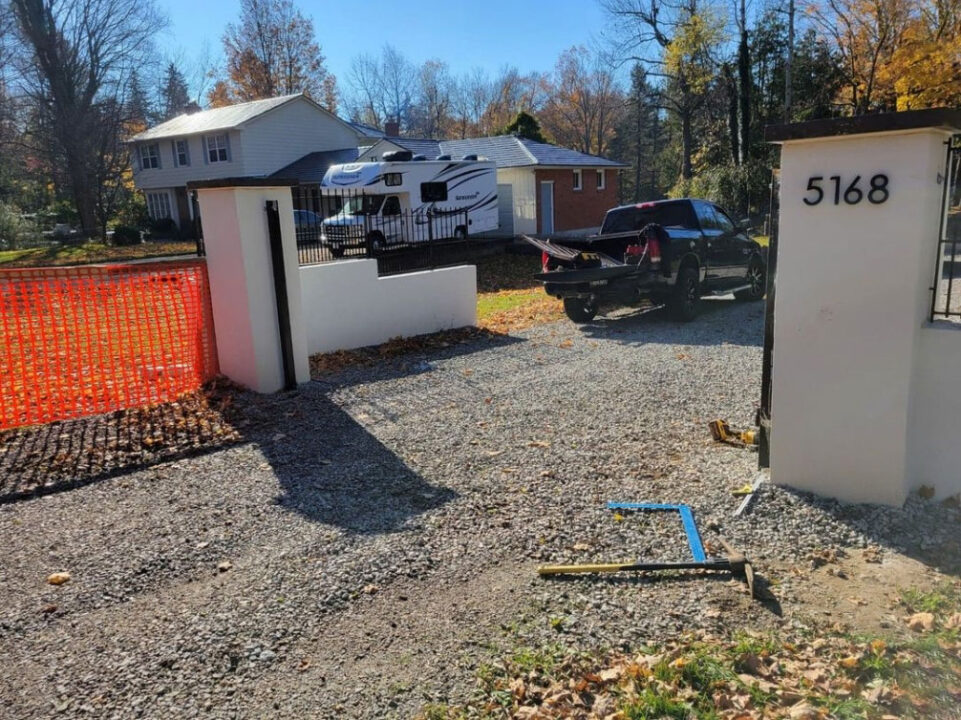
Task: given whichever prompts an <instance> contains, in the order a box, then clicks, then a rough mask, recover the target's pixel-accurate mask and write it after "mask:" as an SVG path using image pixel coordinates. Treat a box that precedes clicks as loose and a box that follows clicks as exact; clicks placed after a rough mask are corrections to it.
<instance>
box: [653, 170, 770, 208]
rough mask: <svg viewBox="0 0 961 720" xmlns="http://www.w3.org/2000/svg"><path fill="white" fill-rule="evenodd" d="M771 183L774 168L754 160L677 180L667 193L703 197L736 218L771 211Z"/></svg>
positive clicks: (673, 196) (675, 195) (678, 195)
mask: <svg viewBox="0 0 961 720" xmlns="http://www.w3.org/2000/svg"><path fill="white" fill-rule="evenodd" d="M770 183H771V168H770V167H768V166H767V165H766V164H765V163H762V162H760V161H757V160H751V161H750V162H748V163H745V164H744V165H715V166H712V167H709V168H706V169H704V170H702V171H700V172H699V173H698V174H697V175H696V176H695V177H693V178H691V179H689V180H684V179H681V180H678V182H677V183H676V184H675V185H674V187H672V188H671V190H670V191H669V192H668V196H669V197H672V198H678V197H697V198H704V199H705V200H710V201H712V202H716V203H717V204H718V205H720V206H721V207H723V208H724V209H725V210H727V211H728V212H729V213H732V214H734V215H735V216H737V217H736V219H737V218H739V217H741V216H743V215H745V214H747V215H752V216H755V215H763V214H764V213H766V212H767V211H768V204H769V201H770V189H769V185H770Z"/></svg>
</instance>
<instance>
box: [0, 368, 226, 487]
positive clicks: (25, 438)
mask: <svg viewBox="0 0 961 720" xmlns="http://www.w3.org/2000/svg"><path fill="white" fill-rule="evenodd" d="M240 392H241V390H240V388H239V387H238V386H236V385H234V384H233V383H231V382H230V381H229V380H227V379H225V378H218V379H216V380H213V381H211V382H210V383H207V384H206V385H205V386H204V387H203V388H201V389H200V390H197V391H195V392H191V393H187V394H185V395H182V396H181V397H180V398H178V399H177V400H176V401H174V402H169V403H163V404H158V405H150V406H145V407H140V408H132V409H128V410H120V411H117V412H112V413H107V414H103V415H93V416H89V417H84V418H79V419H76V420H66V421H62V422H54V423H48V424H46V425H37V426H32V427H25V428H18V429H15V430H9V431H6V432H3V433H0V502H7V501H10V500H16V499H20V498H23V497H28V496H31V495H35V494H42V493H46V492H52V491H57V490H63V489H67V488H70V487H76V486H79V485H83V484H85V483H88V482H91V481H93V480H96V479H99V478H103V477H108V476H112V475H116V474H119V473H121V472H127V471H130V470H133V469H136V468H139V467H144V466H147V465H152V464H155V463H158V462H163V461H166V460H173V459H177V458H180V457H184V456H187V455H190V454H195V453H200V452H205V451H208V450H211V449H214V448H218V447H222V446H224V445H228V444H231V443H234V442H238V441H240V440H241V439H242V436H241V433H240V432H239V431H238V429H237V425H238V423H237V419H238V418H239V416H240V411H239V409H238V408H237V407H236V403H235V400H236V398H237V397H238V395H239V393H240Z"/></svg>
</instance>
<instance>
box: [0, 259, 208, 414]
mask: <svg viewBox="0 0 961 720" xmlns="http://www.w3.org/2000/svg"><path fill="white" fill-rule="evenodd" d="M0 363H2V367H0V429H7V428H13V427H18V426H21V425H35V424H38V423H46V422H51V421H53V420H64V419H67V418H75V417H80V416H83V415H94V414H97V413H104V412H111V411H114V410H120V409H123V408H129V407H136V406H140V405H150V404H154V403H161V402H167V401H170V400H173V399H175V398H176V397H177V396H178V395H181V394H182V393H184V392H187V391H189V390H194V389H196V388H198V387H199V386H200V385H202V384H203V383H204V382H206V381H207V380H210V379H211V378H213V377H214V376H215V375H216V374H217V371H218V368H217V349H216V346H215V342H214V331H213V319H212V316H211V310H210V289H209V286H208V283H207V266H206V264H205V263H204V261H202V260H191V261H183V262H166V263H149V264H142V265H140V264H132V265H103V266H87V267H73V268H18V269H13V270H0Z"/></svg>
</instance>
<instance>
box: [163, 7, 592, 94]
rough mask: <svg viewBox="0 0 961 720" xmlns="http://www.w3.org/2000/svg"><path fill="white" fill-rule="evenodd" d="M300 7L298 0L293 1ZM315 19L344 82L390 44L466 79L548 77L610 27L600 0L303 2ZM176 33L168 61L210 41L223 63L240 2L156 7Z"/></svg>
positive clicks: (166, 46) (168, 44) (169, 40)
mask: <svg viewBox="0 0 961 720" xmlns="http://www.w3.org/2000/svg"><path fill="white" fill-rule="evenodd" d="M295 2H296V0H295ZM296 4H297V6H298V7H299V8H300V10H301V11H302V12H303V13H304V14H305V15H309V16H311V17H312V18H313V21H314V28H315V29H316V31H317V37H318V40H319V41H320V44H321V48H322V51H323V53H324V55H325V56H326V57H327V67H328V69H329V70H331V71H332V72H333V73H334V74H335V75H337V77H338V79H344V78H345V77H346V75H347V71H348V69H349V67H350V61H351V59H352V58H353V57H354V56H356V55H359V54H361V53H370V54H376V53H377V52H378V51H379V50H380V48H381V46H383V45H384V44H385V43H390V44H391V45H393V46H394V47H396V48H397V49H398V50H400V51H401V52H403V53H404V55H406V56H407V57H408V58H409V59H410V60H412V61H413V62H415V63H421V62H423V61H424V60H427V59H430V58H438V59H440V60H444V61H446V62H447V63H448V65H449V66H450V68H451V71H452V72H454V73H455V74H461V73H463V72H465V71H468V70H470V69H471V68H474V67H481V68H484V69H485V70H487V71H488V72H489V73H490V74H494V73H495V72H496V71H497V70H498V69H499V68H501V67H502V66H504V65H505V64H509V65H515V66H517V68H518V69H520V70H521V71H522V72H526V71H529V70H539V71H546V70H549V69H550V68H552V67H553V65H554V62H555V60H556V59H557V56H558V55H559V54H560V53H561V52H562V51H563V50H565V49H567V48H568V47H570V46H571V45H578V44H585V45H587V44H590V42H591V40H592V38H597V37H599V36H600V33H601V31H602V29H603V26H604V13H603V11H602V10H601V9H600V7H599V6H598V3H597V2H596V0H554V1H553V2H550V1H548V0H481V2H468V1H467V0H446V1H445V0H430V1H428V0H404V1H403V2H401V1H399V0H393V1H390V2H388V1H387V0H361V1H360V2H344V1H343V0H341V1H339V2H329V1H327V0H324V1H321V0H302V1H301V2H296ZM158 5H159V7H160V8H161V9H162V10H164V11H165V12H166V13H167V15H168V17H169V19H170V29H169V30H168V31H167V32H166V33H164V34H162V35H160V36H158V38H157V44H158V46H159V48H160V50H161V52H163V53H164V54H165V55H169V56H177V55H178V54H179V55H181V56H182V57H183V58H184V59H185V60H187V61H188V62H190V61H192V60H193V59H194V58H195V57H196V55H197V52H198V49H199V48H200V47H201V46H202V44H203V42H204V41H205V40H206V41H208V42H209V45H210V50H211V53H212V55H213V56H214V57H217V58H219V56H220V47H221V45H220V38H221V36H222V35H223V30H224V26H225V25H226V24H227V23H228V22H232V21H235V20H236V18H237V16H238V14H239V3H238V2H237V0H158Z"/></svg>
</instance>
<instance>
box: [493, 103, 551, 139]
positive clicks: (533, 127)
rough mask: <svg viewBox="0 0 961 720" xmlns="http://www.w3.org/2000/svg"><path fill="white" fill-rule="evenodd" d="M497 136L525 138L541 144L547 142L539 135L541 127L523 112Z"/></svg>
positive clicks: (534, 118)
mask: <svg viewBox="0 0 961 720" xmlns="http://www.w3.org/2000/svg"><path fill="white" fill-rule="evenodd" d="M498 134H499V135H516V136H517V137H522V138H527V139H528V140H533V141H535V142H541V143H546V142H547V140H545V139H544V135H543V134H542V133H541V125H540V123H539V122H537V118H536V117H534V116H533V115H531V114H530V113H528V112H524V111H523V110H521V111H520V112H519V113H517V115H516V116H515V117H514V119H513V120H511V121H510V122H509V123H508V124H507V126H506V127H505V128H504V129H503V130H501V131H500V132H499V133H498Z"/></svg>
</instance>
